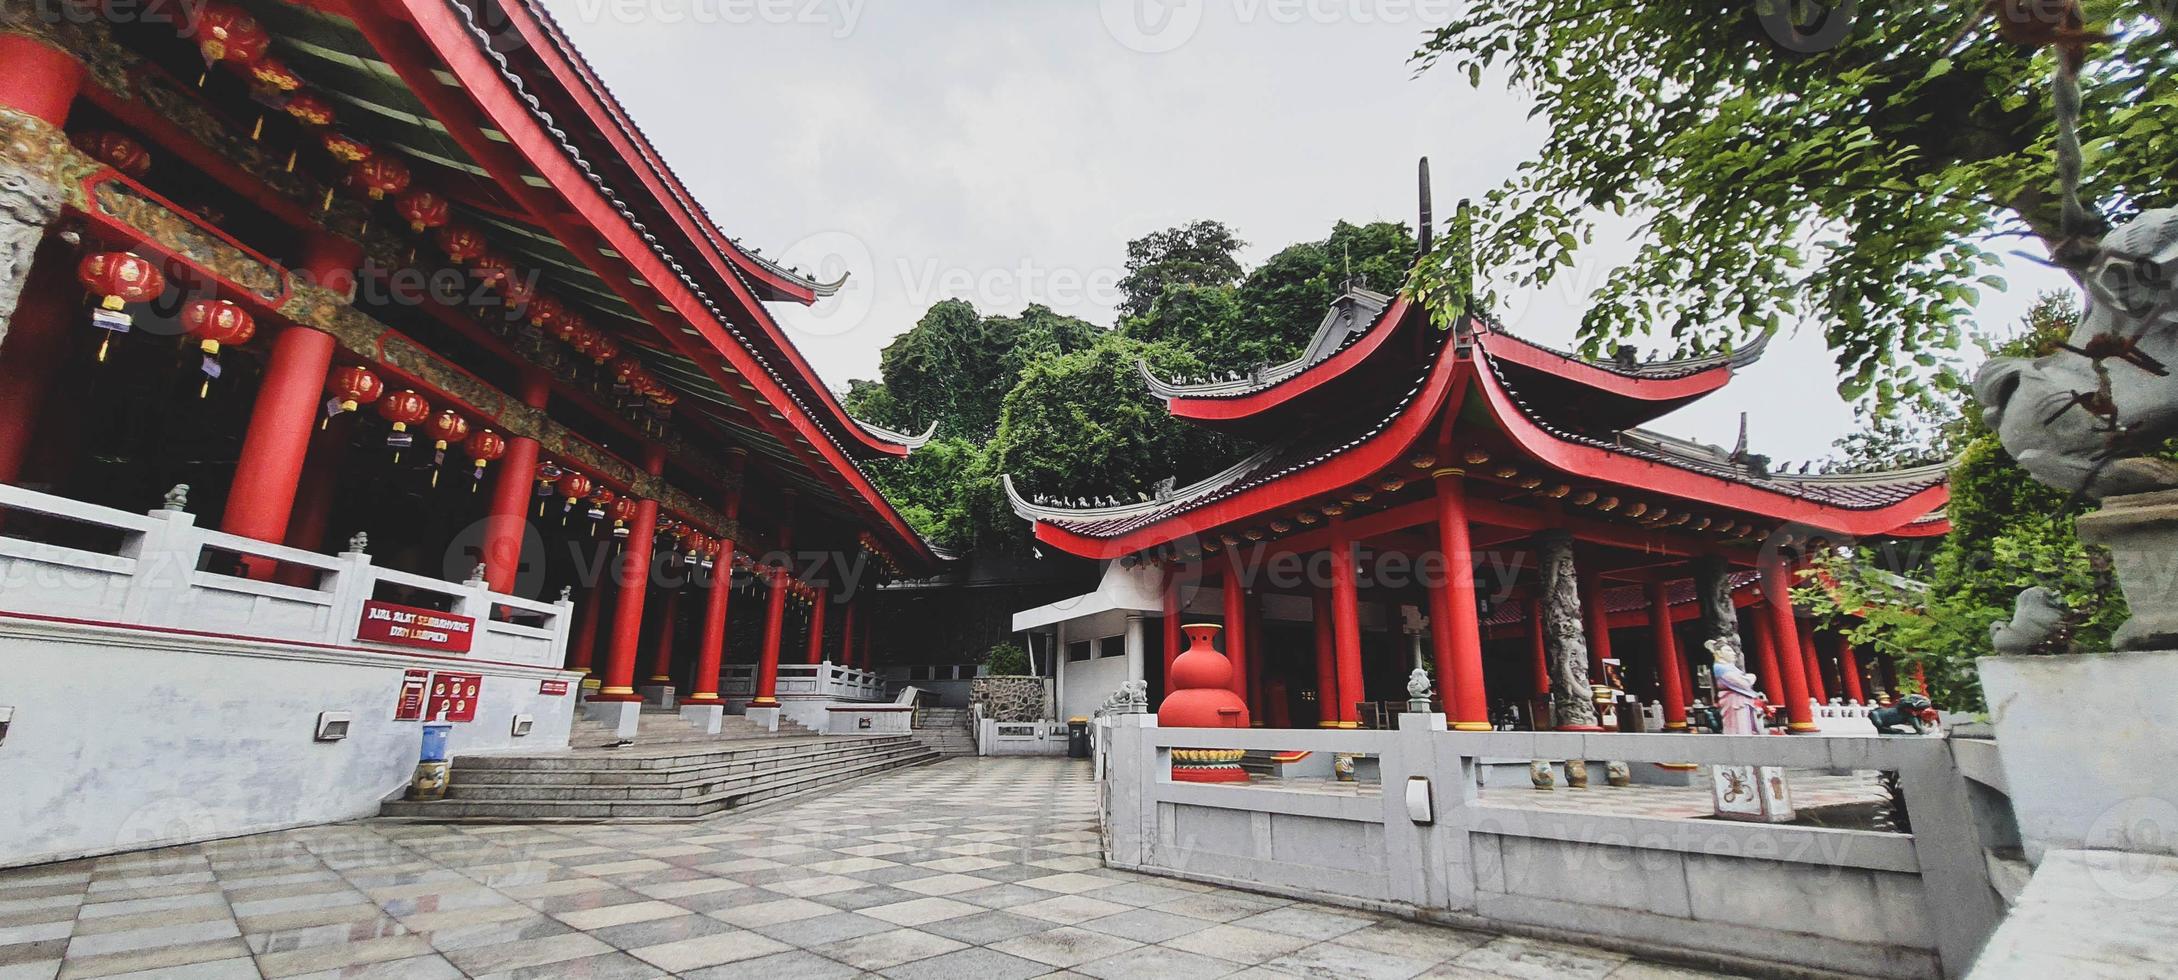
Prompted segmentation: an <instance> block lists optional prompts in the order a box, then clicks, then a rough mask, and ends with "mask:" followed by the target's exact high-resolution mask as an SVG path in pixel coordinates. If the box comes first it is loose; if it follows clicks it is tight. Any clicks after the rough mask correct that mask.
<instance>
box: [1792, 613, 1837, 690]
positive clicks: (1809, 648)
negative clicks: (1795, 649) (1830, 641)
mask: <svg viewBox="0 0 2178 980" xmlns="http://www.w3.org/2000/svg"><path fill="white" fill-rule="evenodd" d="M1799 625H1800V656H1802V657H1804V658H1806V660H1807V696H1808V697H1811V698H1814V699H1815V703H1817V704H1829V703H1830V693H1829V692H1830V685H1829V684H1827V683H1825V682H1824V681H1823V649H1822V646H1821V645H1820V644H1818V643H1817V642H1815V641H1816V637H1815V621H1814V620H1810V619H1803V620H1800V621H1799Z"/></svg>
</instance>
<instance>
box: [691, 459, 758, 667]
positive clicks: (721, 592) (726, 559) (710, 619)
mask: <svg viewBox="0 0 2178 980" xmlns="http://www.w3.org/2000/svg"><path fill="white" fill-rule="evenodd" d="M726 458H727V465H728V466H729V467H731V468H732V470H733V473H734V475H735V476H736V477H739V476H740V475H741V472H742V468H743V467H744V465H746V463H747V461H748V458H749V451H748V450H746V449H743V448H741V447H739V446H735V447H733V448H731V449H728V450H727V451H726ZM719 512H720V513H722V514H724V515H725V517H726V520H728V521H729V522H731V521H737V520H739V519H740V518H741V487H740V485H739V483H738V481H737V482H736V485H735V486H734V488H733V489H732V490H730V491H728V492H727V494H726V499H725V500H724V501H722V502H721V503H720V504H719ZM733 594H734V543H733V542H732V541H721V542H719V553H718V561H716V562H714V563H713V565H712V568H711V589H710V591H709V592H708V593H707V594H706V595H705V596H704V603H703V638H702V639H700V640H698V641H696V642H697V643H698V644H699V645H698V646H697V647H696V676H695V677H694V678H693V679H691V680H690V681H689V684H688V687H689V693H688V697H687V699H686V702H687V703H689V704H717V703H719V696H718V675H719V671H720V670H721V669H722V668H721V665H722V664H723V663H724V661H725V658H726V607H727V601H728V600H729V599H731V598H732V597H733Z"/></svg>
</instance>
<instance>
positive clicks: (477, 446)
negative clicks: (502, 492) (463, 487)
mask: <svg viewBox="0 0 2178 980" xmlns="http://www.w3.org/2000/svg"><path fill="white" fill-rule="evenodd" d="M461 448H462V450H463V451H464V452H467V453H468V454H469V462H470V464H471V465H473V466H474V467H475V470H474V471H473V472H471V473H470V474H469V481H470V482H469V492H470V493H475V492H476V485H477V483H478V482H479V481H482V480H483V479H484V468H485V467H487V466H490V465H491V464H492V461H493V460H495V459H498V458H499V457H501V456H505V455H506V454H507V440H506V439H505V438H504V437H502V436H500V434H499V433H497V432H493V431H492V430H490V429H478V430H476V432H474V433H472V434H471V435H470V436H469V440H468V441H467V442H464V443H462V444H461Z"/></svg>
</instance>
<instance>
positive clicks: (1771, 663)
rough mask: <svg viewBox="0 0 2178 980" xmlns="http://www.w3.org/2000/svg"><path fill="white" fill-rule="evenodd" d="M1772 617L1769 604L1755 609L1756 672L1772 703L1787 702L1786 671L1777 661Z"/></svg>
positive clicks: (1775, 636) (1764, 693) (1764, 694)
mask: <svg viewBox="0 0 2178 980" xmlns="http://www.w3.org/2000/svg"><path fill="white" fill-rule="evenodd" d="M1774 623H1775V620H1773V619H1772V618H1771V617H1770V610H1769V607H1768V606H1767V605H1762V606H1756V607H1755V610H1754V641H1755V654H1754V655H1755V665H1754V666H1755V673H1756V674H1757V675H1759V679H1760V681H1761V684H1762V695H1763V696H1764V697H1766V698H1768V699H1769V701H1770V703H1771V704H1775V705H1779V706H1783V705H1784V703H1785V673H1784V669H1783V668H1782V667H1779V666H1778V663H1777V632H1776V631H1777V627H1776V626H1775V625H1774Z"/></svg>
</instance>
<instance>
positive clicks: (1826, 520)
mask: <svg viewBox="0 0 2178 980" xmlns="http://www.w3.org/2000/svg"><path fill="white" fill-rule="evenodd" d="M1488 356H1489V355H1488V354H1487V353H1485V352H1484V351H1483V349H1482V348H1481V346H1480V345H1477V347H1476V349H1475V354H1474V357H1475V359H1476V360H1475V362H1474V365H1475V369H1476V370H1475V374H1476V376H1477V377H1478V378H1479V379H1480V381H1481V384H1480V385H1479V386H1478V390H1479V391H1480V392H1481V393H1482V396H1483V399H1484V401H1485V403H1486V404H1487V405H1488V406H1489V408H1490V413H1491V415H1492V416H1494V417H1495V418H1496V419H1497V421H1498V425H1499V426H1500V428H1501V429H1502V430H1503V431H1504V432H1505V434H1506V436H1507V438H1509V439H1511V440H1512V442H1513V444H1514V445H1516V446H1518V447H1519V448H1520V449H1521V451H1523V452H1525V453H1527V454H1528V455H1529V456H1532V457H1534V458H1535V459H1536V460H1538V461H1540V462H1542V463H1544V464H1545V465H1548V466H1551V467H1552V468H1554V469H1557V470H1559V471H1560V472H1563V473H1567V474H1576V475H1580V476H1586V477H1589V478H1591V479H1601V480H1607V481H1609V482H1612V483H1617V484H1620V485H1622V486H1627V487H1632V488H1636V489H1642V490H1648V491H1650V492H1652V493H1657V494H1661V495H1665V496H1671V497H1677V498H1680V499H1683V500H1697V501H1702V502H1704V503H1707V504H1710V505H1713V506H1718V507H1726V508H1730V509H1732V510H1737V511H1741V512H1743V513H1748V514H1759V515H1762V516H1764V517H1768V518H1770V519H1773V520H1780V521H1790V522H1797V523H1800V524H1805V525H1809V526H1812V527H1817V528H1821V529H1823V530H1826V531H1829V532H1832V533H1835V534H1846V535H1852V536H1856V537H1869V536H1876V535H1886V534H1894V533H1897V532H1899V530H1900V529H1901V528H1904V527H1906V526H1908V525H1910V524H1912V523H1913V522H1914V521H1916V520H1918V519H1920V518H1921V517H1923V516H1924V515H1926V514H1928V513H1929V512H1930V511H1932V510H1935V509H1936V508H1938V507H1941V506H1943V504H1944V503H1945V502H1946V501H1948V500H1949V499H1950V488H1949V486H1948V485H1947V484H1945V483H1943V482H1937V483H1935V484H1934V485H1932V486H1930V487H1928V488H1927V489H1924V490H1920V491H1917V492H1914V493H1912V494H1910V495H1908V496H1906V497H1905V498H1904V499H1902V500H1899V501H1897V502H1895V503H1890V504H1886V505H1883V506H1880V507H1871V508H1859V509H1856V508H1851V507H1843V506H1838V505H1835V504H1825V503H1820V502H1817V501H1812V500H1807V499H1805V498H1801V497H1795V496H1792V495H1791V494H1787V493H1781V492H1779V491H1775V490H1769V489H1765V488H1762V487H1757V486H1753V485H1750V484H1748V483H1744V482H1737V481H1733V480H1730V479H1726V478H1724V477H1721V476H1715V475H1712V474H1707V473H1702V472H1700V471H1697V470H1695V469H1692V468H1690V467H1682V466H1674V465H1672V464H1670V463H1668V462H1661V461H1656V460H1647V459H1639V458H1635V457H1630V456H1627V455H1625V454H1622V453H1617V452H1613V451H1611V450H1609V449H1606V448H1603V447H1601V446H1591V445H1586V444H1583V443H1578V442H1572V441H1568V440H1565V439H1562V438H1560V437H1559V436H1557V435H1556V434H1554V433H1552V432H1550V431H1548V430H1546V429H1545V428H1543V427H1542V426H1540V425H1538V424H1536V422H1535V421H1534V420H1533V419H1531V418H1529V417H1528V415H1527V413H1526V412H1524V411H1522V410H1521V408H1520V406H1519V405H1518V404H1516V403H1515V402H1514V401H1513V398H1512V396H1511V394H1510V393H1508V392H1507V391H1506V390H1505V388H1504V387H1503V384H1502V383H1501V382H1500V381H1499V380H1498V377H1497V374H1496V372H1494V371H1491V370H1489V365H1487V364H1485V363H1483V362H1482V358H1485V357H1488ZM1937 469H1938V468H1937V467H1921V468H1918V469H1916V470H1912V471H1906V472H1903V473H1896V474H1869V475H1860V476H1858V477H1856V478H1851V479H1850V480H1849V479H1848V478H1844V477H1826V478H1796V479H1795V481H1794V482H1806V483H1817V482H1831V483H1847V482H1855V483H1858V484H1859V485H1867V486H1876V485H1881V484H1882V482H1884V481H1883V479H1882V478H1885V477H1887V478H1889V479H1890V480H1891V481H1893V482H1912V481H1913V479H1925V478H1926V477H1927V476H1928V475H1931V474H1932V473H1933V472H1935V471H1936V470H1937Z"/></svg>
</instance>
